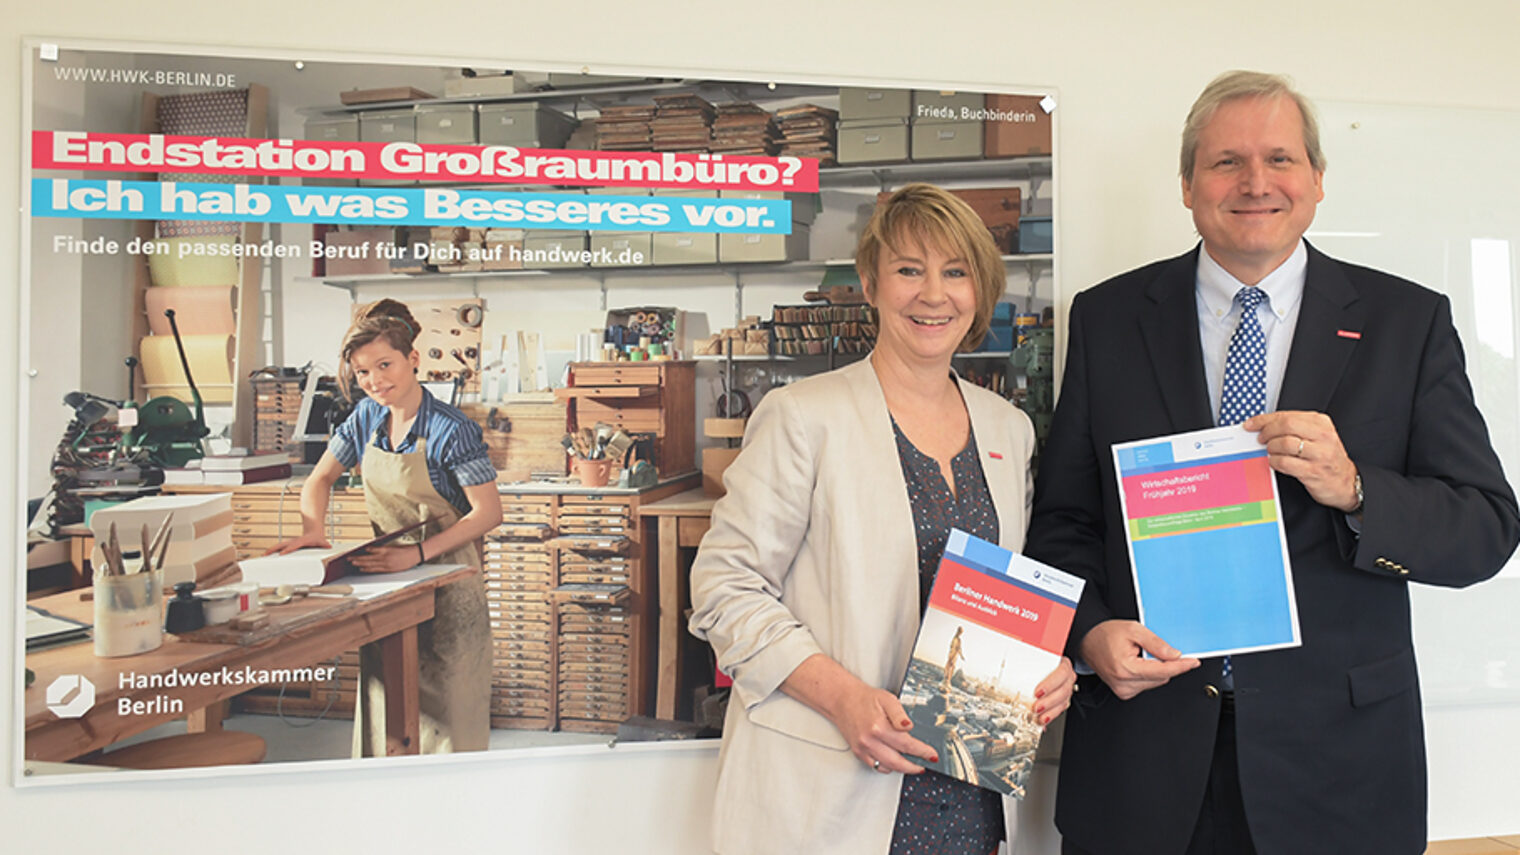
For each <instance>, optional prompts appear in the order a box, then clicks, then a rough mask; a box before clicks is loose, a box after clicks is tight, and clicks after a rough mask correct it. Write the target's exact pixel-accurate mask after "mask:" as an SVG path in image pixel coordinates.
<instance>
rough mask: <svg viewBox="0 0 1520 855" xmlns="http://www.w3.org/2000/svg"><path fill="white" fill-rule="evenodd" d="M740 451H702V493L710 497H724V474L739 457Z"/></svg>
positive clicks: (735, 449) (713, 449)
mask: <svg viewBox="0 0 1520 855" xmlns="http://www.w3.org/2000/svg"><path fill="white" fill-rule="evenodd" d="M739 451H740V449H737V448H704V449H702V492H704V493H706V494H707V495H709V496H721V495H723V493H724V492H725V490H724V489H723V473H724V472H725V471H726V470H727V469H728V467H729V466H731V465H732V464H733V462H734V460H735V458H737V457H738V456H739Z"/></svg>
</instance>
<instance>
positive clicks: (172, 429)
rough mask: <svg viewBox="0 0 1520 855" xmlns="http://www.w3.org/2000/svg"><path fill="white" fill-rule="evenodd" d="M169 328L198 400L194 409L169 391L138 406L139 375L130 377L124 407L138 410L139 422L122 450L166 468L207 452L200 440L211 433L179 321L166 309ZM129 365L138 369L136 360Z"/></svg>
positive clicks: (130, 430) (128, 431)
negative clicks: (137, 386)
mask: <svg viewBox="0 0 1520 855" xmlns="http://www.w3.org/2000/svg"><path fill="white" fill-rule="evenodd" d="M164 317H166V318H168V319H169V330H170V331H171V332H172V333H173V334H174V346H175V347H176V348H178V349H179V362H180V365H181V366H182V367H183V368H184V371H185V382H186V383H187V384H188V385H189V386H190V397H191V398H192V399H193V400H194V401H195V412H194V413H192V412H191V411H190V408H189V407H187V406H185V402H184V401H181V400H180V399H178V398H175V397H173V396H170V395H160V396H158V397H156V398H153V399H151V400H149V401H148V402H146V403H144V404H143V405H142V406H140V407H139V406H137V405H136V404H135V401H136V399H137V394H136V375H135V370H134V373H133V374H132V375H131V376H130V377H129V379H128V388H129V390H130V391H129V392H128V395H127V400H126V401H125V402H124V403H123V405H122V409H123V410H124V411H125V410H135V411H136V413H137V418H136V424H134V425H132V426H131V427H129V428H127V429H126V430H125V431H123V432H122V435H121V446H120V448H121V451H122V453H123V456H124V457H126V458H128V459H140V458H141V457H146V458H147V459H148V460H149V461H151V462H153V463H156V464H158V465H159V466H162V467H166V468H178V467H182V466H184V465H185V464H187V463H189V462H190V461H192V460H198V459H200V458H201V457H203V456H205V451H204V450H203V449H202V448H201V440H202V439H204V438H205V437H206V436H207V435H209V434H210V433H211V430H210V429H209V428H207V427H206V410H205V406H204V404H203V402H202V401H201V393H200V390H199V389H197V388H196V387H195V378H194V377H192V376H191V375H190V360H189V359H188V358H187V357H186V356H185V343H184V341H182V340H181V339H180V336H179V325H178V324H177V323H175V321H174V310H173V309H165V310H164ZM127 365H128V368H129V369H135V368H136V365H137V360H135V359H131V358H129V359H128V360H127Z"/></svg>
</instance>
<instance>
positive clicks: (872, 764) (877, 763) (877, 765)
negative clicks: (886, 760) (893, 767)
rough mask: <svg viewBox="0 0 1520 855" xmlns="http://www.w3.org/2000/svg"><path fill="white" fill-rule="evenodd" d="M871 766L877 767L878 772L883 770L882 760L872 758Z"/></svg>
mask: <svg viewBox="0 0 1520 855" xmlns="http://www.w3.org/2000/svg"><path fill="white" fill-rule="evenodd" d="M871 768H872V769H875V770H876V771H878V772H880V771H881V761H880V760H872V761H871Z"/></svg>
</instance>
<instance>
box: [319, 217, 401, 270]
mask: <svg viewBox="0 0 1520 855" xmlns="http://www.w3.org/2000/svg"><path fill="white" fill-rule="evenodd" d="M325 240H326V242H327V246H328V247H343V248H345V250H348V251H356V252H358V253H361V254H362V257H360V258H348V257H344V255H346V254H347V253H346V252H345V253H344V255H340V256H338V257H336V258H328V259H324V260H325V261H326V263H327V274H326V275H327V277H328V278H333V277H338V276H375V275H378V274H382V273H390V272H391V261H390V259H389V258H385V257H384V256H382V255H381V254H380V252H379V249H380V247H381V246H382V245H383V246H386V247H391V246H395V244H396V230H395V229H392V228H390V227H381V228H372V229H353V230H351V231H342V232H328V233H327V237H326V238H325Z"/></svg>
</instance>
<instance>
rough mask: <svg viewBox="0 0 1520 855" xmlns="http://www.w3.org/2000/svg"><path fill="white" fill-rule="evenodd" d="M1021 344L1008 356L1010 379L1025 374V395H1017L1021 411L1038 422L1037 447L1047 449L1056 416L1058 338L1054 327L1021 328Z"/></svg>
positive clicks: (1036, 432) (1035, 429)
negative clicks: (1051, 425)
mask: <svg viewBox="0 0 1520 855" xmlns="http://www.w3.org/2000/svg"><path fill="white" fill-rule="evenodd" d="M1020 333H1021V334H1022V335H1021V336H1020V339H1021V340H1020V341H1019V343H1018V346H1016V347H1015V348H1014V349H1013V352H1012V353H1010V354H1009V355H1008V372H1009V375H1010V376H1017V375H1023V376H1024V388H1023V389H1022V390H1020V391H1021V392H1022V393H1023V394H1022V395H1015V396H1014V403H1016V404H1018V405H1019V409H1022V410H1023V411H1024V412H1026V413H1028V414H1029V420H1030V421H1032V422H1034V435H1035V443H1036V446H1037V447H1044V445H1045V439H1046V438H1047V437H1048V436H1050V421H1051V417H1052V416H1053V415H1054V414H1055V409H1056V392H1055V336H1056V331H1055V328H1054V327H1048V326H1042V327H1030V328H1027V329H1021V330H1020Z"/></svg>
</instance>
